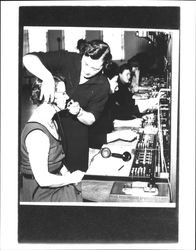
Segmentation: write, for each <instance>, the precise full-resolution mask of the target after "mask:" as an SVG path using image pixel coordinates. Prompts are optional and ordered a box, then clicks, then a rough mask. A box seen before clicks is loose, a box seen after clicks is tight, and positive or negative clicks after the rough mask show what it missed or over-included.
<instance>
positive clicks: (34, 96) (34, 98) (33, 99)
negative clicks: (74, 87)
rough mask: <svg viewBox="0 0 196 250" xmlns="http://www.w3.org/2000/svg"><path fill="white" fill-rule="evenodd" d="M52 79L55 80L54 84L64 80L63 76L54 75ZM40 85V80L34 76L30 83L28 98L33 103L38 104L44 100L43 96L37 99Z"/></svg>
mask: <svg viewBox="0 0 196 250" xmlns="http://www.w3.org/2000/svg"><path fill="white" fill-rule="evenodd" d="M54 80H55V85H57V83H58V82H60V81H64V78H62V77H61V76H54ZM41 86H42V80H40V79H39V78H38V77H36V78H35V80H34V82H33V84H32V88H31V96H30V100H31V102H32V104H33V105H37V106H39V105H40V104H42V103H43V102H44V98H42V99H41V100H40V99H39V98H40V94H41Z"/></svg>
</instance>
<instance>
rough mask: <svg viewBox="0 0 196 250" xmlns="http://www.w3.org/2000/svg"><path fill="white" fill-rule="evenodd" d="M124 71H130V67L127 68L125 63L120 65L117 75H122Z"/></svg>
mask: <svg viewBox="0 0 196 250" xmlns="http://www.w3.org/2000/svg"><path fill="white" fill-rule="evenodd" d="M125 69H128V70H130V66H129V65H128V64H127V63H124V64H122V65H120V67H119V71H118V72H119V74H120V73H123V71H124V70H125ZM130 71H131V70H130Z"/></svg>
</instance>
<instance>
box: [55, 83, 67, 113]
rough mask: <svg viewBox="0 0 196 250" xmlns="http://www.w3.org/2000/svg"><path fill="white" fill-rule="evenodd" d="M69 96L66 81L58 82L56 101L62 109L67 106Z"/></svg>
mask: <svg viewBox="0 0 196 250" xmlns="http://www.w3.org/2000/svg"><path fill="white" fill-rule="evenodd" d="M68 99H69V96H68V95H67V93H66V88H65V83H64V82H63V81H60V82H58V83H57V84H56V89H55V97H54V102H55V103H56V104H57V106H58V108H60V109H61V110H62V109H64V108H65V104H66V100H68Z"/></svg>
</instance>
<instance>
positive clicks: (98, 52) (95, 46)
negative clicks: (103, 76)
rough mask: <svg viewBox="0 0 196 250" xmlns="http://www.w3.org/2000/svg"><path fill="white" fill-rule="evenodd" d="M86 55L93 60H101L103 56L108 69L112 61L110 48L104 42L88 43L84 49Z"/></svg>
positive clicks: (93, 41) (94, 41)
mask: <svg viewBox="0 0 196 250" xmlns="http://www.w3.org/2000/svg"><path fill="white" fill-rule="evenodd" d="M84 55H85V56H90V58H92V59H99V58H101V57H102V56H103V61H104V64H103V66H104V67H107V66H108V64H110V62H111V60H112V55H111V52H110V47H109V45H108V44H107V43H105V42H103V41H102V40H92V41H90V42H86V44H85V47H84Z"/></svg>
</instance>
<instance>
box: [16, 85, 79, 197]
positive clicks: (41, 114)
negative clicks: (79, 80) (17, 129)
mask: <svg viewBox="0 0 196 250" xmlns="http://www.w3.org/2000/svg"><path fill="white" fill-rule="evenodd" d="M40 90H41V82H40V81H36V82H35V84H34V85H33V89H32V96H31V100H32V102H33V104H35V105H37V108H36V109H35V110H34V111H33V114H32V116H31V117H30V119H29V120H28V122H27V123H26V125H25V127H24V129H23V131H22V134H21V168H20V172H21V175H22V189H21V199H20V200H21V201H82V198H81V194H80V190H79V189H78V186H77V185H75V184H74V183H78V182H80V181H81V179H82V178H83V176H84V173H83V172H81V171H74V172H73V173H70V172H69V171H68V170H67V169H66V167H65V166H64V165H63V159H64V157H65V154H64V152H63V149H62V143H61V140H60V139H61V138H59V134H58V131H57V124H56V123H55V121H54V119H53V117H54V115H57V116H58V112H59V111H60V110H62V109H64V107H65V104H66V100H67V99H68V98H69V97H68V95H67V94H66V92H65V84H64V82H63V81H60V80H58V81H56V82H55V95H54V101H53V102H50V103H47V102H45V101H44V100H39V97H40ZM68 109H69V107H68ZM70 112H72V110H71V108H70Z"/></svg>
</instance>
